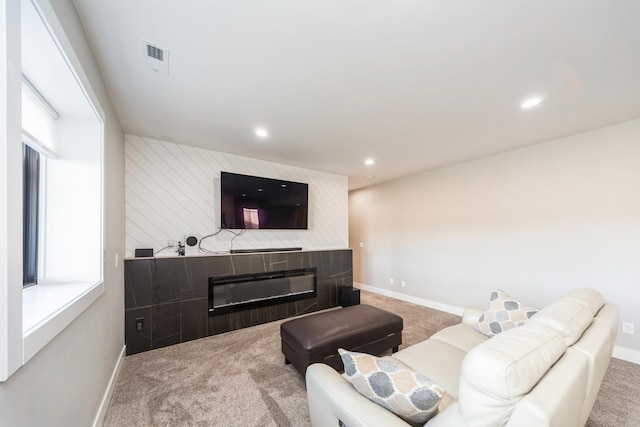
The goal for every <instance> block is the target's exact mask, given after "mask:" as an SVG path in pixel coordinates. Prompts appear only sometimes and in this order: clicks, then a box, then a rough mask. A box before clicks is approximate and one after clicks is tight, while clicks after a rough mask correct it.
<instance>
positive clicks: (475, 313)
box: [462, 308, 484, 326]
mask: <svg viewBox="0 0 640 427" xmlns="http://www.w3.org/2000/svg"><path fill="white" fill-rule="evenodd" d="M482 313H484V311H483V310H480V309H479V308H465V309H464V313H463V314H462V323H466V324H468V325H471V326H473V325H475V324H476V323H478V319H480V316H482Z"/></svg>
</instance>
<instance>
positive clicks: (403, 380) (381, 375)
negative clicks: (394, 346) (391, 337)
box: [338, 349, 445, 425]
mask: <svg viewBox="0 0 640 427" xmlns="http://www.w3.org/2000/svg"><path fill="white" fill-rule="evenodd" d="M338 353H339V354H340V356H341V357H342V362H343V363H344V373H345V376H346V377H347V380H349V382H351V384H352V385H353V386H354V388H355V389H356V390H358V392H360V394H362V395H363V396H365V397H367V398H368V399H370V400H371V401H373V402H375V403H377V404H378V405H380V406H382V407H384V408H386V409H388V410H389V411H391V412H393V413H394V414H396V415H397V416H399V417H400V418H402V419H403V420H405V421H406V422H408V423H409V424H413V425H423V424H424V423H426V422H427V420H429V418H431V417H432V416H433V415H434V414H435V413H436V411H437V409H438V404H439V403H440V400H441V399H442V396H444V393H445V389H444V388H443V387H442V386H440V385H438V384H436V383H434V382H433V381H431V380H430V379H429V378H427V377H426V376H424V375H422V374H421V373H419V372H416V371H414V370H412V369H410V368H408V367H406V366H403V365H401V364H399V363H394V362H392V361H390V360H388V359H381V358H379V357H375V356H372V355H370V354H366V353H356V352H352V351H346V350H343V349H338Z"/></svg>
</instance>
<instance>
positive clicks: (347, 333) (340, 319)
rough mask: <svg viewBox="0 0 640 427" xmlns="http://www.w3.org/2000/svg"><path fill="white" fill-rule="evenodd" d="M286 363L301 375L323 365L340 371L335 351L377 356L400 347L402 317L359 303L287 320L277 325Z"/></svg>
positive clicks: (340, 363) (341, 367) (339, 362)
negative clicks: (309, 369) (315, 364)
mask: <svg viewBox="0 0 640 427" xmlns="http://www.w3.org/2000/svg"><path fill="white" fill-rule="evenodd" d="M280 338H281V340H282V353H283V354H284V357H285V363H287V364H289V363H291V364H293V366H294V367H295V368H296V369H297V370H298V371H299V372H300V373H301V374H302V375H304V374H305V372H306V370H307V366H309V365H311V364H312V363H316V362H322V363H326V364H327V365H329V366H331V367H332V368H334V369H336V370H338V371H342V370H343V366H342V360H341V358H340V356H339V355H338V348H344V349H345V350H351V351H359V352H363V353H371V354H376V355H379V354H381V353H383V352H385V351H387V350H389V349H392V351H393V352H396V351H398V346H399V345H400V344H402V317H400V316H398V315H395V314H393V313H389V312H388V311H385V310H382V309H379V308H376V307H372V306H370V305H365V304H359V305H354V306H351V307H345V308H341V309H339V310H330V311H325V312H322V313H317V314H311V315H309V316H305V317H300V318H298V319H293V320H289V321H287V322H284V323H282V324H281V325H280Z"/></svg>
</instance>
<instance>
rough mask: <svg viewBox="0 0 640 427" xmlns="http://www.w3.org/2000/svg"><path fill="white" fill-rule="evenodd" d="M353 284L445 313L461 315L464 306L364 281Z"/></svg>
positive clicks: (372, 291) (375, 292)
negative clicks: (368, 283) (432, 299)
mask: <svg viewBox="0 0 640 427" xmlns="http://www.w3.org/2000/svg"><path fill="white" fill-rule="evenodd" d="M353 285H354V286H355V287H356V288H360V289H362V290H364V291H367V292H371V293H374V294H379V295H384V296H385V297H391V298H395V299H399V300H401V301H406V302H410V303H412V304H417V305H421V306H423V307H428V308H433V309H434V310H439V311H444V312H445V313H450V314H455V315H456V316H462V313H463V312H464V308H461V307H456V306H453V305H448V304H442V303H440V302H436V301H431V300H428V299H424V298H418V297H414V296H412V295H407V294H402V293H400V292H395V291H390V290H388V289H381V288H376V287H375V286H369V285H365V284H364V283H357V282H354V283H353Z"/></svg>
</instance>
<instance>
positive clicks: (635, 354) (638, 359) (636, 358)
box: [353, 282, 640, 365]
mask: <svg viewBox="0 0 640 427" xmlns="http://www.w3.org/2000/svg"><path fill="white" fill-rule="evenodd" d="M353 285H354V286H355V287H357V288H360V289H362V290H364V291H367V292H371V293H374V294H379V295H384V296H386V297H391V298H395V299H399V300H401V301H406V302H410V303H413V304H417V305H421V306H424V307H429V308H433V309H434V310H440V311H444V312H445V313H451V314H455V315H457V316H462V313H463V311H464V308H460V307H456V306H453V305H447V304H442V303H439V302H436V301H431V300H428V299H424V298H418V297H414V296H411V295H406V294H402V293H400V292H395V291H390V290H388V289H381V288H376V287H375V286H369V285H365V284H364V283H357V282H354V283H353ZM613 357H615V358H616V359H620V360H624V361H627V362H631V363H635V364H638V365H640V351H637V350H631V349H629V348H626V347H620V346H618V345H617V346H615V347H614V348H613Z"/></svg>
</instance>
